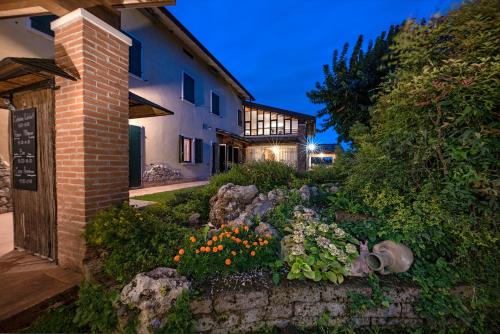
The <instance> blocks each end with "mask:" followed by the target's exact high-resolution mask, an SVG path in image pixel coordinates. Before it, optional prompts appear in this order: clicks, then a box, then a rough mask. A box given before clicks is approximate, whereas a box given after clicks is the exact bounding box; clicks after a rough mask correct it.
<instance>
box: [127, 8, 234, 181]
mask: <svg viewBox="0 0 500 334" xmlns="http://www.w3.org/2000/svg"><path fill="white" fill-rule="evenodd" d="M122 29H123V30H125V31H126V32H128V33H130V34H131V35H132V36H134V37H135V38H137V39H138V40H140V41H141V42H142V48H143V79H142V80H141V79H137V78H135V77H134V76H131V77H130V83H129V84H130V90H131V91H132V92H134V93H136V94H137V95H140V96H142V97H144V98H147V99H149V100H151V101H153V102H155V103H157V104H159V105H162V106H164V107H166V108H168V109H170V110H172V111H173V112H174V113H175V114H174V115H171V116H164V117H153V118H143V119H134V120H130V124H134V125H139V126H144V127H145V136H146V144H145V147H146V152H145V163H146V164H150V163H157V162H160V163H165V164H168V165H169V166H171V167H172V168H176V169H179V170H180V171H181V173H182V175H183V176H184V177H198V178H206V177H208V176H210V174H211V170H212V156H211V155H212V149H211V143H212V142H216V141H217V139H216V134H215V129H216V128H221V129H224V130H226V131H230V132H233V133H236V134H241V132H242V129H241V128H240V127H239V126H238V108H241V101H240V99H239V98H238V97H237V95H236V94H235V92H234V90H233V89H231V88H230V86H229V85H227V84H226V83H225V81H223V80H222V79H220V78H218V77H216V76H215V75H214V74H212V73H211V72H210V71H209V69H208V66H207V65H206V64H204V63H202V62H200V61H198V60H197V58H196V56H195V58H194V59H191V58H190V57H188V56H187V55H186V54H185V53H184V52H183V50H182V48H183V45H182V44H181V42H180V41H179V40H178V39H177V38H176V37H175V36H174V35H172V34H171V33H170V32H167V31H165V29H161V28H159V27H157V26H154V25H153V24H152V23H151V21H150V20H149V19H147V18H146V17H145V16H143V15H142V14H141V13H140V12H138V11H137V10H124V11H122ZM183 71H185V72H186V73H188V74H189V75H190V76H192V77H193V78H194V79H195V96H196V97H195V100H196V105H193V104H191V103H189V102H186V101H183V100H182V99H181V96H182V75H183ZM212 90H214V91H215V92H216V93H217V94H218V95H219V96H220V116H217V115H214V114H211V113H210V96H211V91H212ZM204 123H205V124H207V126H208V127H209V128H208V129H206V130H204V129H203V124H204ZM179 135H183V136H184V137H190V138H201V139H203V143H204V152H203V163H202V164H194V163H193V164H180V163H179V162H178V161H179V152H178V147H179V145H178V141H179Z"/></svg>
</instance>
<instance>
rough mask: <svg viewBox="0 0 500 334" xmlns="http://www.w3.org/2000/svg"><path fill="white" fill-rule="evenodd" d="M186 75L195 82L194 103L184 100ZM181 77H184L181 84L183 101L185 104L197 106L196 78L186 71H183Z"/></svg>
mask: <svg viewBox="0 0 500 334" xmlns="http://www.w3.org/2000/svg"><path fill="white" fill-rule="evenodd" d="M184 74H187V75H189V76H190V77H191V78H193V80H194V102H191V101H188V100H186V99H185V98H184ZM181 75H182V77H181V82H182V85H181V100H182V101H184V102H187V103H189V104H191V105H193V106H195V105H196V78H195V77H194V75H192V74H191V73H190V72H188V71H185V70H183V71H182V74H181Z"/></svg>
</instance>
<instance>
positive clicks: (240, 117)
mask: <svg viewBox="0 0 500 334" xmlns="http://www.w3.org/2000/svg"><path fill="white" fill-rule="evenodd" d="M238 126H243V111H242V110H241V109H238Z"/></svg>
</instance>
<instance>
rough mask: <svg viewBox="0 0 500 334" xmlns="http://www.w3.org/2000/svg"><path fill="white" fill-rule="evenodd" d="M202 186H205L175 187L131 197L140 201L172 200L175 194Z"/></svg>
mask: <svg viewBox="0 0 500 334" xmlns="http://www.w3.org/2000/svg"><path fill="white" fill-rule="evenodd" d="M204 187H205V186H198V187H192V188H184V189H177V190H171V191H165V192H162V193H156V194H149V195H143V196H137V197H133V198H134V199H138V200H142V201H152V202H157V203H165V202H170V201H173V200H174V199H175V197H176V196H177V195H184V194H188V193H191V192H196V191H199V190H201V189H203V188H204Z"/></svg>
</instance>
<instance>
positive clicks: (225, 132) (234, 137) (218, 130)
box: [215, 128, 249, 144]
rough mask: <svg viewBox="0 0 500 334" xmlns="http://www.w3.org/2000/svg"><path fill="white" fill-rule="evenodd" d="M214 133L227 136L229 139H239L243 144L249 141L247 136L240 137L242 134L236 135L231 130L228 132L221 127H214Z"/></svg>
mask: <svg viewBox="0 0 500 334" xmlns="http://www.w3.org/2000/svg"><path fill="white" fill-rule="evenodd" d="M215 133H216V134H218V135H219V136H223V137H229V138H231V139H235V140H239V141H241V142H243V143H245V144H248V143H249V141H248V139H247V138H245V137H242V136H238V135H237V134H235V133H232V132H229V131H226V130H223V129H219V128H216V129H215Z"/></svg>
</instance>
